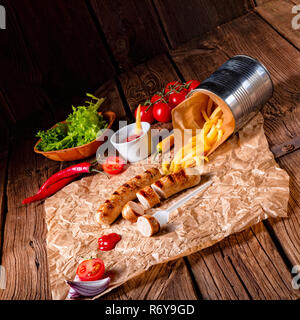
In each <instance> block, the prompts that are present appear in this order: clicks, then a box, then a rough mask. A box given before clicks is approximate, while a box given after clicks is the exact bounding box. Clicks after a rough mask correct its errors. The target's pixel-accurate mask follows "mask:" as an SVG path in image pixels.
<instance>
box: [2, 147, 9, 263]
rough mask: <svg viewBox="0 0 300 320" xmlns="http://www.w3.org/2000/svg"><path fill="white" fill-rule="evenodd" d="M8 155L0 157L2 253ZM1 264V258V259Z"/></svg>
mask: <svg viewBox="0 0 300 320" xmlns="http://www.w3.org/2000/svg"><path fill="white" fill-rule="evenodd" d="M7 166H8V154H7V153H6V154H2V155H1V157H0V252H1V251H2V230H3V228H4V222H5V214H6V212H5V211H6V181H7ZM0 262H1V257H0Z"/></svg>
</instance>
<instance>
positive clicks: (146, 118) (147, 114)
mask: <svg viewBox="0 0 300 320" xmlns="http://www.w3.org/2000/svg"><path fill="white" fill-rule="evenodd" d="M148 108H149V110H148V111H147V109H148ZM137 109H138V108H136V109H135V111H134V117H135V118H136V113H137ZM141 121H142V122H148V123H150V124H152V123H153V122H154V117H153V106H150V107H149V106H141Z"/></svg>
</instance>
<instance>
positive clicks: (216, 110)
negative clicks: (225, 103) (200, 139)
mask: <svg viewBox="0 0 300 320" xmlns="http://www.w3.org/2000/svg"><path fill="white" fill-rule="evenodd" d="M221 112H222V109H221V107H217V108H216V109H215V110H214V112H213V113H212V114H211V115H210V117H209V119H214V118H215V117H217V115H218V114H219V113H221Z"/></svg>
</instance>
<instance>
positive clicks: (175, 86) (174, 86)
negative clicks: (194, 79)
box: [164, 81, 182, 94]
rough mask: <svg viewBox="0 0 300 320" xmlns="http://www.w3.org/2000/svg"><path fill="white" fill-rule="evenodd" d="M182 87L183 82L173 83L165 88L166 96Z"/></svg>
mask: <svg viewBox="0 0 300 320" xmlns="http://www.w3.org/2000/svg"><path fill="white" fill-rule="evenodd" d="M180 86H182V82H180V81H171V82H169V83H168V84H167V85H166V88H165V91H164V92H165V94H166V93H168V92H169V91H170V90H172V89H180Z"/></svg>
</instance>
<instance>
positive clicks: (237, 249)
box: [171, 14, 300, 299]
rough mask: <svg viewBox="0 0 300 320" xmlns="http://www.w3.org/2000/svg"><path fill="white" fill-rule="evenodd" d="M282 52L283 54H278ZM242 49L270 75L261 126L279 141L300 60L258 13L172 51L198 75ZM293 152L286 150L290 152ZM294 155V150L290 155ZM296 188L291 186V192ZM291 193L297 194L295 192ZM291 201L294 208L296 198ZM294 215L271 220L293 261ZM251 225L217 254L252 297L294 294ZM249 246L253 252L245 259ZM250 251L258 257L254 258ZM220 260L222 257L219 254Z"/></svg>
mask: <svg viewBox="0 0 300 320" xmlns="http://www.w3.org/2000/svg"><path fill="white" fill-rule="evenodd" d="M245 34H247V37H245ZM270 52H271V54H270ZM283 52H284V54H282V53H283ZM241 53H243V54H249V55H252V56H254V57H256V58H258V59H259V60H261V61H262V62H263V63H264V64H265V65H266V66H267V68H268V69H269V70H270V72H271V75H272V78H273V80H274V84H275V93H274V97H273V98H272V99H271V100H270V103H268V104H267V105H266V106H265V107H264V109H263V113H264V116H265V130H266V134H267V137H268V139H269V142H270V143H279V142H283V141H284V140H285V139H287V138H288V137H289V136H290V135H291V132H292V133H293V134H292V135H294V134H297V133H298V134H299V116H298V112H299V111H298V108H297V106H298V102H297V99H295V97H296V96H297V92H298V89H297V88H298V86H299V81H298V79H299V78H298V77H297V75H296V74H298V73H299V66H296V62H295V61H297V57H298V59H299V53H298V51H297V50H296V49H295V48H293V47H292V46H291V45H290V44H288V43H287V42H286V41H285V40H284V39H282V38H281V37H280V36H279V35H278V34H277V33H276V32H275V31H274V30H273V29H272V28H271V27H269V26H268V25H267V24H266V23H265V22H263V21H262V20H261V19H260V18H259V17H258V16H257V15H255V14H248V15H246V16H244V17H241V18H238V19H236V20H234V21H232V22H230V23H227V24H225V25H223V26H221V27H219V28H218V29H217V30H216V31H215V32H212V33H210V34H209V35H206V36H205V39H198V40H193V41H191V42H190V43H188V44H186V45H185V46H184V47H182V48H179V49H178V50H174V51H172V52H171V55H172V57H173V59H174V61H175V62H176V64H177V66H178V68H179V70H180V71H181V73H182V74H183V77H184V78H186V79H191V78H196V79H197V78H198V79H199V80H203V79H205V78H206V77H207V76H208V75H209V74H210V73H211V72H213V71H214V70H215V69H216V68H217V67H218V66H220V65H221V64H222V63H223V62H224V61H226V60H227V59H228V58H229V57H230V56H233V55H235V54H241ZM294 154H296V153H294ZM294 154H290V155H289V156H291V157H293V155H294ZM294 157H296V156H295V155H294ZM283 159H284V158H283ZM280 161H281V160H280ZM298 161H299V160H298ZM292 167H293V164H292V163H290V164H289V165H287V166H284V168H286V169H287V168H288V169H289V170H290V171H293V176H297V177H298V174H297V169H296V167H295V165H294V168H292ZM289 173H290V172H289ZM293 176H292V178H293ZM298 180H299V178H297V181H298ZM293 183H296V180H295V178H293ZM297 189H298V187H297ZM297 189H295V187H292V188H291V194H293V193H294V192H295V190H297ZM298 190H299V189H298ZM294 197H295V198H296V199H297V195H296V194H294ZM292 207H293V208H295V203H293V205H292ZM290 208H291V205H290ZM297 208H298V207H297ZM289 210H290V209H289ZM297 210H298V209H297ZM298 220H299V216H297V214H296V213H295V212H294V213H293V214H292V213H291V212H290V217H289V219H279V221H278V222H277V223H276V224H274V225H273V228H274V230H275V233H276V236H277V237H278V238H279V240H280V243H281V245H282V246H283V248H284V250H285V252H286V254H287V256H288V257H289V259H290V260H291V261H292V263H294V264H296V263H297V261H298V262H299V247H300V243H299V239H296V237H297V234H299V230H300V229H299V221H298ZM292 226H293V227H292ZM252 231H253V236H251V237H250V236H249V232H250V231H249V230H247V231H245V232H242V233H241V234H239V235H234V236H232V237H229V239H227V240H226V241H223V242H222V243H221V244H220V248H221V249H222V254H223V255H224V257H227V259H229V260H230V261H231V263H232V266H233V268H234V270H235V272H236V274H237V275H238V277H239V278H240V280H241V283H242V284H243V285H244V286H245V288H247V291H248V294H249V296H250V297H251V298H255V299H264V298H269V299H270V298H274V299H279V298H295V297H296V296H297V294H298V293H297V292H293V290H292V288H291V286H290V281H291V275H290V270H289V269H288V268H287V266H286V265H285V263H284V260H283V259H282V257H281V256H279V255H278V252H277V249H276V246H275V244H274V242H273V241H272V238H271V237H270V235H269V233H268V232H267V230H266V228H265V227H264V225H263V224H262V223H260V224H259V225H258V226H257V227H255V228H253V230H252ZM235 237H236V238H235ZM243 239H247V240H245V241H244V240H243ZM226 243H227V246H226V248H223V247H222V246H223V245H224V244H226ZM241 243H243V246H244V247H243V248H244V249H243V250H244V251H245V252H246V253H243V251H241ZM228 244H230V246H228ZM229 248H230V249H229ZM251 252H252V258H250V259H249V255H250V253H251ZM253 253H254V254H253ZM214 256H215V254H214V253H212V254H208V255H206V256H205V257H204V259H205V261H207V262H206V264H207V265H208V264H211V265H212V262H211V259H215V257H214ZM255 256H259V257H260V258H259V259H254V257H255ZM246 257H247V258H246ZM247 259H249V261H248V260H247ZM224 260H226V259H225V258H224ZM209 261H210V262H209ZM219 261H220V260H219ZM219 263H220V266H221V269H222V270H224V274H225V276H226V278H227V279H230V281H229V282H231V283H235V281H234V279H233V280H231V276H232V273H231V272H228V269H227V267H226V261H223V262H222V263H221V262H219ZM194 269H195V273H197V270H199V267H198V268H196V266H194ZM265 269H268V270H271V271H270V272H271V274H268V272H269V271H266V270H265ZM255 275H260V276H255ZM203 278H204V277H202V278H201V279H199V278H198V283H199V281H200V283H199V287H200V288H201V283H202V282H203V281H204V280H203ZM250 279H251V280H250ZM225 290H226V288H223V283H221V282H220V288H219V291H220V292H221V293H222V292H225ZM220 296H222V294H220ZM223 296H224V294H223Z"/></svg>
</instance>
